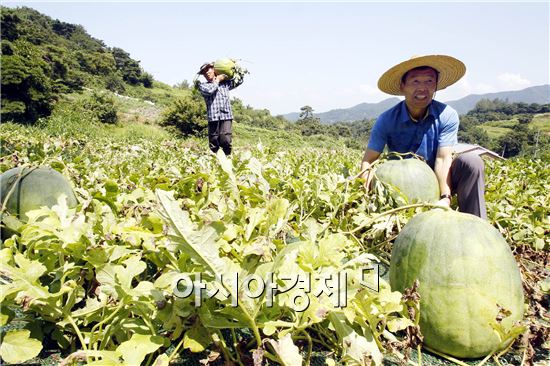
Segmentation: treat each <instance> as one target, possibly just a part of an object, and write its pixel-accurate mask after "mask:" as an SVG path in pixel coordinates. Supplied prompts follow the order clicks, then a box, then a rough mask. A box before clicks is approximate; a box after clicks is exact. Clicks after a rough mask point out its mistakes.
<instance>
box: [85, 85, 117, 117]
mask: <svg viewBox="0 0 550 366" xmlns="http://www.w3.org/2000/svg"><path fill="white" fill-rule="evenodd" d="M83 106H84V109H86V110H90V111H92V112H93V115H94V116H95V117H97V119H98V120H99V121H100V122H103V123H116V122H117V120H118V117H117V108H116V102H115V100H114V99H113V97H111V96H110V95H107V93H99V92H95V91H94V92H93V93H92V95H91V96H90V97H89V98H87V99H85V100H84V105H83Z"/></svg>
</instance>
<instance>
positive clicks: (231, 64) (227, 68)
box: [214, 58, 236, 79]
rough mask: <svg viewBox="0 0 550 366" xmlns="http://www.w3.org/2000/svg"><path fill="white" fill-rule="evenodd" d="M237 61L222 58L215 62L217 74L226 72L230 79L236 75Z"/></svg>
mask: <svg viewBox="0 0 550 366" xmlns="http://www.w3.org/2000/svg"><path fill="white" fill-rule="evenodd" d="M235 67H236V64H235V61H234V60H232V59H230V58H220V59H218V60H216V62H214V71H216V74H218V75H219V74H225V75H227V76H228V77H229V78H230V79H231V78H232V77H233V75H235Z"/></svg>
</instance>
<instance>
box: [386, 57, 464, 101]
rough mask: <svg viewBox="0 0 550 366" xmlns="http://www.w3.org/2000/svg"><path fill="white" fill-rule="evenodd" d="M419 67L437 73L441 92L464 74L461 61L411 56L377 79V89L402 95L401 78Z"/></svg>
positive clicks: (449, 58) (438, 88) (447, 58)
mask: <svg viewBox="0 0 550 366" xmlns="http://www.w3.org/2000/svg"><path fill="white" fill-rule="evenodd" d="M420 66H429V67H431V68H434V69H436V70H437V71H438V72H439V76H438V81H437V90H442V89H445V88H446V87H448V86H449V85H452V84H454V83H456V82H457V81H458V80H459V79H460V78H461V77H463V76H464V74H465V73H466V66H465V65H464V63H462V61H460V60H457V59H456V58H454V57H451V56H445V55H427V56H413V57H411V58H410V59H409V60H407V61H404V62H401V63H400V64H397V65H395V66H394V67H392V68H391V69H389V70H388V71H386V72H385V73H384V74H383V75H382V76H381V77H380V79H378V88H379V89H380V90H382V91H383V92H385V93H388V94H392V95H403V93H402V92H401V88H400V85H401V78H402V77H403V75H405V73H406V72H407V71H409V70H412V69H414V68H417V67H420Z"/></svg>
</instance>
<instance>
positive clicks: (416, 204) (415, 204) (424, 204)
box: [344, 203, 451, 234]
mask: <svg viewBox="0 0 550 366" xmlns="http://www.w3.org/2000/svg"><path fill="white" fill-rule="evenodd" d="M418 207H430V208H436V207H437V208H442V209H446V210H450V209H451V208H449V207H446V206H442V205H436V204H433V203H414V204H412V205H406V206H401V207H397V208H394V209H391V210H388V211H386V212H382V213H381V214H379V215H376V216H374V217H372V218H369V220H367V222H366V223H363V224H361V225H359V226H358V227H356V228H355V229H353V230H351V231H347V232H344V234H354V233H356V232H357V231H359V230H361V229H364V228H365V227H366V226H368V225H369V224H371V223H373V222H374V221H376V220H377V219H378V218H380V217H383V216H386V215H391V214H394V213H396V212H399V211H404V210H408V209H410V208H418Z"/></svg>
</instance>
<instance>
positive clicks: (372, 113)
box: [283, 84, 550, 124]
mask: <svg viewBox="0 0 550 366" xmlns="http://www.w3.org/2000/svg"><path fill="white" fill-rule="evenodd" d="M481 99H491V100H493V99H501V100H508V102H510V103H520V102H523V103H538V104H546V103H550V84H546V85H539V86H532V87H529V88H525V89H522V90H512V91H502V92H497V93H487V94H470V95H467V96H465V97H464V98H461V99H457V100H452V101H447V102H444V103H446V104H448V105H450V106H451V107H453V108H454V109H456V110H457V112H458V114H466V113H468V111H470V110H472V109H474V107H475V106H476V104H477V102H479V101H480V100H481ZM400 100H401V99H400V98H397V97H392V98H388V99H384V100H383V101H381V102H378V103H361V104H357V105H356V106H353V107H350V108H339V109H332V110H330V111H327V112H322V113H314V116H315V117H318V118H320V119H321V122H322V123H327V124H330V123H336V122H351V121H359V120H362V119H371V118H376V117H378V115H379V114H380V113H382V112H384V111H385V110H386V109H388V108H391V107H393V106H394V105H395V104H397V103H398V102H399V101H400ZM299 116H300V113H288V114H284V115H283V117H284V118H286V119H287V120H289V121H296V120H298V118H299Z"/></svg>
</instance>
